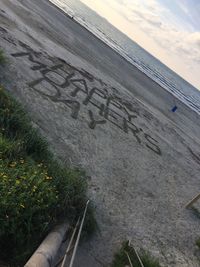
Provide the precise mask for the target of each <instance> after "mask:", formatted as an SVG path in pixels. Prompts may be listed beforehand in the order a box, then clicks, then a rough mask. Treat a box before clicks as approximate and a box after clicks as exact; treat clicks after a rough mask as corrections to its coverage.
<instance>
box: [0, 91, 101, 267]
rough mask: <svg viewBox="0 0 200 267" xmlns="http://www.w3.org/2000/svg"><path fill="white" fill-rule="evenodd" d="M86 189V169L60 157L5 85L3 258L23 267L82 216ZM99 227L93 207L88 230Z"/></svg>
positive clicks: (0, 115) (1, 105) (0, 130)
mask: <svg viewBox="0 0 200 267" xmlns="http://www.w3.org/2000/svg"><path fill="white" fill-rule="evenodd" d="M86 191H87V184H86V179H85V175H84V172H82V171H80V170H77V169H73V170H72V169H68V168H65V167H63V166H62V164H61V163H59V162H58V161H56V160H55V158H54V156H53V155H52V153H51V152H50V151H49V149H48V145H47V142H46V141H45V140H44V139H43V138H41V136H40V135H39V133H38V132H37V130H35V129H33V128H32V126H31V123H30V120H29V118H28V117H27V116H26V114H25V112H24V111H23V109H22V108H21V107H20V105H19V104H18V103H17V102H16V101H15V100H14V99H13V98H12V97H11V96H10V95H9V94H8V93H6V92H5V91H4V90H3V89H2V88H1V89H0V207H1V209H0V256H1V258H4V259H6V260H10V259H12V260H11V263H12V264H13V265H20V266H22V264H24V263H25V261H26V260H27V258H28V257H29V256H30V255H31V253H33V251H34V249H35V248H36V247H37V246H38V244H39V242H40V241H41V240H42V238H43V237H44V235H46V233H47V232H48V231H49V230H50V229H51V227H52V226H53V225H54V224H56V223H58V221H61V220H63V219H64V218H65V219H66V218H67V219H69V220H71V221H74V220H75V219H76V218H77V216H79V215H80V214H82V212H83V209H84V205H85V203H86ZM95 225H96V222H95V220H94V216H93V212H92V209H91V208H90V209H89V212H88V215H87V221H86V224H85V233H90V232H91V230H94V228H95ZM14 263H15V264H14Z"/></svg>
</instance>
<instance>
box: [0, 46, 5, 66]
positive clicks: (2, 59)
mask: <svg viewBox="0 0 200 267" xmlns="http://www.w3.org/2000/svg"><path fill="white" fill-rule="evenodd" d="M5 63H6V57H5V55H4V52H3V50H1V49H0V64H5Z"/></svg>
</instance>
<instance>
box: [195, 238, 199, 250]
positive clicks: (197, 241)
mask: <svg viewBox="0 0 200 267" xmlns="http://www.w3.org/2000/svg"><path fill="white" fill-rule="evenodd" d="M196 245H197V247H198V248H200V238H198V239H197V240H196Z"/></svg>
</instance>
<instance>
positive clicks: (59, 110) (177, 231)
mask: <svg viewBox="0 0 200 267" xmlns="http://www.w3.org/2000/svg"><path fill="white" fill-rule="evenodd" d="M0 47H1V48H3V49H4V50H5V52H6V54H7V57H8V59H9V63H8V64H7V67H4V68H1V69H0V78H1V83H2V84H4V86H5V87H6V88H7V89H8V90H9V91H11V93H12V94H13V95H14V96H15V97H16V98H17V99H18V100H19V101H20V102H21V103H22V104H23V106H24V107H25V109H26V110H27V112H29V114H30V116H31V118H32V119H33V125H34V126H35V127H37V128H38V129H39V130H40V131H41V133H42V134H43V135H44V136H45V137H46V138H47V140H48V141H49V143H50V146H51V148H52V150H53V151H54V152H55V153H56V154H57V156H58V157H59V158H60V159H61V160H62V161H64V162H66V163H67V164H70V165H72V166H78V167H81V168H84V169H85V170H86V172H87V175H88V178H87V179H88V184H89V192H88V196H89V197H90V199H91V200H92V202H93V204H94V206H95V211H96V218H97V221H98V225H99V230H98V231H97V233H96V234H95V236H94V237H93V238H92V239H91V240H90V241H88V242H87V243H85V244H82V245H81V247H80V248H79V250H78V255H77V258H76V262H75V266H83V267H86V266H87V267H92V266H97V267H98V266H108V264H109V263H110V261H111V260H112V256H113V253H114V252H115V251H116V250H117V249H118V248H119V247H120V244H121V242H122V241H123V240H126V239H127V238H129V239H131V240H132V243H133V244H134V246H135V247H136V248H139V247H143V248H144V249H147V250H149V251H150V252H151V253H152V254H153V255H155V256H156V257H158V258H159V259H160V262H161V264H162V266H172V267H179V266H181V267H193V266H194V267H197V266H199V259H198V257H199V256H198V253H197V248H196V247H195V240H196V239H197V238H198V237H199V224H200V220H199V219H198V218H197V217H196V216H195V215H194V214H193V213H192V211H191V210H186V209H185V208H184V207H185V205H186V203H187V202H188V201H189V200H190V199H192V198H193V197H194V196H195V195H196V194H198V193H199V190H200V179H199V171H200V153H199V151H200V150H199V149H200V135H199V132H200V123H199V116H198V115H197V114H196V113H195V112H193V111H192V110H190V109H189V108H188V107H187V106H185V105H184V104H183V103H181V102H180V101H178V100H176V104H177V106H178V110H177V111H176V112H175V113H172V112H171V108H172V107H173V105H174V97H173V96H172V95H171V94H170V93H168V92H167V91H166V90H164V89H163V88H162V87H160V86H159V85H158V84H156V83H155V82H154V81H152V80H151V79H150V78H148V77H147V76H146V75H145V74H143V73H142V72H141V71H139V70H138V69H137V68H135V67H134V66H132V65H131V64H130V63H128V62H127V61H126V60H124V59H123V58H122V57H121V56H120V55H118V54H117V53H115V52H114V51H113V50H112V49H111V48H109V47H108V46H107V45H106V44H104V43H103V42H101V41H100V40H99V39H98V38H96V37H95V36H94V35H92V34H91V33H90V32H88V31H87V30H86V29H84V28H83V27H81V26H80V25H79V24H77V23H76V22H75V21H74V20H72V19H71V18H69V17H68V16H66V15H64V14H63V12H61V11H59V10H58V9H57V8H56V7H54V6H53V5H52V4H50V3H49V2H48V1H46V0H26V1H25V0H24V1H23V0H0ZM196 206H197V207H200V203H198V202H197V204H196Z"/></svg>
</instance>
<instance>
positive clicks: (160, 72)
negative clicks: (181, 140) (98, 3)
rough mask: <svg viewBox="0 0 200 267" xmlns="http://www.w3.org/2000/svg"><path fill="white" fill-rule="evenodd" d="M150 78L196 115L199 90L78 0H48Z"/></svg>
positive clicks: (199, 103) (198, 109)
mask: <svg viewBox="0 0 200 267" xmlns="http://www.w3.org/2000/svg"><path fill="white" fill-rule="evenodd" d="M49 1H50V2H52V3H53V4H55V5H57V6H58V7H59V8H60V9H62V10H63V11H64V12H65V13H66V14H68V15H69V16H70V17H73V19H74V20H76V21H77V22H78V23H80V24H81V25H82V26H83V27H85V28H87V29H88V30H89V31H91V32H92V33H93V34H94V35H96V36H97V37H98V38H100V39H101V40H102V41H103V42H105V43H106V44H107V45H109V46H110V47H111V48H112V49H114V50H115V51H117V52H118V53H119V54H120V55H122V56H123V57H124V58H125V59H126V60H128V61H129V62H130V63H132V64H133V65H134V66H136V67H137V68H138V69H140V70H141V71H142V72H144V73H145V74H146V75H147V76H148V77H150V78H151V79H152V80H154V81H155V82H157V83H158V84H160V85H161V86H162V87H163V88H165V89H166V90H168V91H170V92H171V93H172V94H173V95H174V103H176V98H178V99H180V100H181V101H182V102H184V103H185V104H186V105H187V106H189V107H190V108H192V109H193V110H194V111H196V112H197V113H199V114H200V91H198V90H197V89H196V88H195V87H194V86H192V85H191V84H189V83H188V82H187V81H185V80H184V79H182V78H181V77H180V76H179V75H177V74H176V73H175V72H174V71H172V70H170V69H169V68H168V67H167V66H166V65H164V64H163V63H162V62H160V61H159V60H158V59H156V58H155V57H153V56H152V55H151V54H149V53H148V52H147V51H146V50H144V49H143V48H142V47H140V46H139V45H138V44H137V43H135V42H134V41H133V40H131V39H130V38H129V37H128V36H126V35H125V34H123V33H122V32H120V31H119V30H118V29H116V28H115V27H114V26H112V25H111V24H110V23H109V22H108V21H107V20H106V19H104V18H102V17H101V16H99V15H98V14H97V13H96V12H94V11H93V10H91V9H89V8H88V7H87V6H86V5H84V4H83V3H82V2H81V1H79V0H49Z"/></svg>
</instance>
